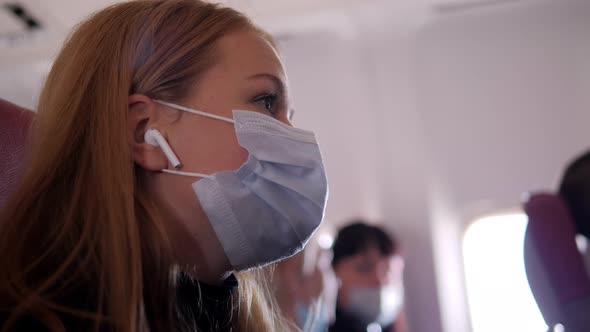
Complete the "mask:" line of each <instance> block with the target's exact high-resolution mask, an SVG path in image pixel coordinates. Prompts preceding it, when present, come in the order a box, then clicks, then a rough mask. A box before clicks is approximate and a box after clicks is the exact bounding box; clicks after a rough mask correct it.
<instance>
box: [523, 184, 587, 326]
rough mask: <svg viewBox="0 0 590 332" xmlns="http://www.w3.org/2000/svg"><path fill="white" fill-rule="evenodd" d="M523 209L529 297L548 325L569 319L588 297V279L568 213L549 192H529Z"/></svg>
mask: <svg viewBox="0 0 590 332" xmlns="http://www.w3.org/2000/svg"><path fill="white" fill-rule="evenodd" d="M524 209H525V212H526V214H527V215H528V218H529V222H528V225H527V230H526V234H525V246H524V258H525V268H526V273H527V278H528V281H529V285H530V287H531V290H532V292H533V296H534V297H535V300H536V301H537V304H538V306H539V309H540V310H541V313H542V314H543V317H544V319H545V321H546V323H547V324H548V325H549V326H553V325H555V324H557V323H564V322H566V321H571V319H572V313H573V311H575V310H578V309H577V307H576V306H578V305H577V304H579V303H586V302H588V299H590V279H589V278H588V274H587V273H586V269H585V267H584V262H583V259H582V256H581V254H580V252H579V251H578V248H577V246H576V241H575V237H576V231H575V228H574V223H573V221H572V218H571V216H570V212H569V211H568V209H567V207H566V205H565V203H564V202H563V201H562V199H561V198H560V197H559V196H557V195H554V194H549V193H540V194H534V195H532V196H531V197H530V198H529V199H528V201H527V202H525V204H524ZM584 305H586V304H584ZM574 307H576V308H574ZM578 307H579V306H578ZM573 319H575V317H574V318H573ZM566 328H567V326H566Z"/></svg>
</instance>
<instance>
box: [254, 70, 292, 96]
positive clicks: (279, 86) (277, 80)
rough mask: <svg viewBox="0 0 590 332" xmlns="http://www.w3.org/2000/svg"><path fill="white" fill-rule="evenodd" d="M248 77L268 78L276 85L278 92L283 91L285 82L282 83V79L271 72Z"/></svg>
mask: <svg viewBox="0 0 590 332" xmlns="http://www.w3.org/2000/svg"><path fill="white" fill-rule="evenodd" d="M248 79H268V80H271V81H272V82H273V84H274V85H276V86H277V89H278V90H279V92H280V93H283V92H284V91H285V83H283V80H281V79H280V78H278V77H277V76H275V75H272V74H266V73H262V74H256V75H252V76H249V77H248Z"/></svg>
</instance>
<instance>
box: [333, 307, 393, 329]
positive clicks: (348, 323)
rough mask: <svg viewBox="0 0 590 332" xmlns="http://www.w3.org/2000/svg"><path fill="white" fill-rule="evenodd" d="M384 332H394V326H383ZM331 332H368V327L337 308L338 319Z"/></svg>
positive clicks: (336, 318)
mask: <svg viewBox="0 0 590 332" xmlns="http://www.w3.org/2000/svg"><path fill="white" fill-rule="evenodd" d="M381 331H383V332H394V331H395V330H394V329H393V326H392V325H389V326H382V327H381ZM329 332H367V325H366V324H364V323H363V322H360V321H359V320H357V319H356V318H355V317H354V316H352V315H351V314H349V313H347V312H346V311H345V310H342V309H341V308H339V307H336V317H335V319H334V323H332V325H331V326H330V329H329Z"/></svg>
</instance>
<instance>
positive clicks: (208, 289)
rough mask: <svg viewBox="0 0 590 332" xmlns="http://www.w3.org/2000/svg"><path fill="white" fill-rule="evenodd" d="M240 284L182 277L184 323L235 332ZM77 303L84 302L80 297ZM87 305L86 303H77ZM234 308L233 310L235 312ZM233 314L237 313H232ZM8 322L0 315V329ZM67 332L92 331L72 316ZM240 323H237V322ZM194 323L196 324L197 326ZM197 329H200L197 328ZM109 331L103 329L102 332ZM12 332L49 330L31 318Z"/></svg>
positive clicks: (233, 280) (208, 331) (209, 330)
mask: <svg viewBox="0 0 590 332" xmlns="http://www.w3.org/2000/svg"><path fill="white" fill-rule="evenodd" d="M237 291H238V280H237V279H236V277H235V276H234V275H233V274H232V275H230V276H229V277H228V278H227V279H226V280H225V281H224V282H223V283H222V284H221V285H220V286H211V285H207V284H204V283H200V282H198V281H196V280H193V279H191V278H190V277H188V276H187V275H181V276H180V278H179V280H178V288H177V298H178V302H179V303H178V304H179V305H178V307H179V308H180V311H181V312H180V315H181V319H180V321H181V322H184V323H185V324H186V322H191V325H192V326H188V327H187V328H186V329H183V330H188V331H190V330H191V329H192V330H193V331H199V332H213V331H215V332H217V331H219V332H232V331H233V330H232V327H231V325H232V317H233V315H234V314H235V315H237V312H236V311H235V308H237V305H232V301H234V298H237V296H234V294H235V295H237ZM77 299H79V300H80V298H79V297H77ZM77 302H84V301H77ZM232 308H233V309H232ZM232 310H233V311H232ZM6 319H7V313H6V312H5V311H4V312H2V311H0V329H2V326H3V325H4V322H5V321H6ZM62 319H63V320H62V322H63V323H64V325H65V327H66V331H89V330H90V329H91V327H90V326H88V322H87V321H85V320H79V319H72V317H70V316H64V317H62ZM235 320H236V319H233V321H235ZM193 322H194V323H195V324H193ZM195 325H196V326H195ZM103 330H104V331H107V330H108V328H107V329H101V331H103ZM10 331H27V332H40V331H47V328H46V327H45V326H44V325H43V324H42V323H40V322H39V321H38V320H36V319H34V318H30V317H26V316H25V317H22V318H20V319H18V320H17V322H16V324H15V325H13V327H12V328H11V330H10Z"/></svg>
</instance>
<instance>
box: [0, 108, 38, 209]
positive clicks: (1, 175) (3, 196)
mask: <svg viewBox="0 0 590 332" xmlns="http://www.w3.org/2000/svg"><path fill="white" fill-rule="evenodd" d="M33 116H34V113H33V112H31V111H29V110H27V109H24V108H22V107H20V106H17V105H14V104H12V103H10V102H8V101H6V100H3V99H0V208H2V207H3V206H4V204H6V202H7V201H8V196H9V195H10V193H12V192H13V190H14V189H15V186H16V184H17V182H18V180H19V177H20V174H21V173H22V169H23V163H24V158H25V152H26V150H27V148H26V147H27V138H28V132H29V127H30V125H31V121H32V120H33Z"/></svg>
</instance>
